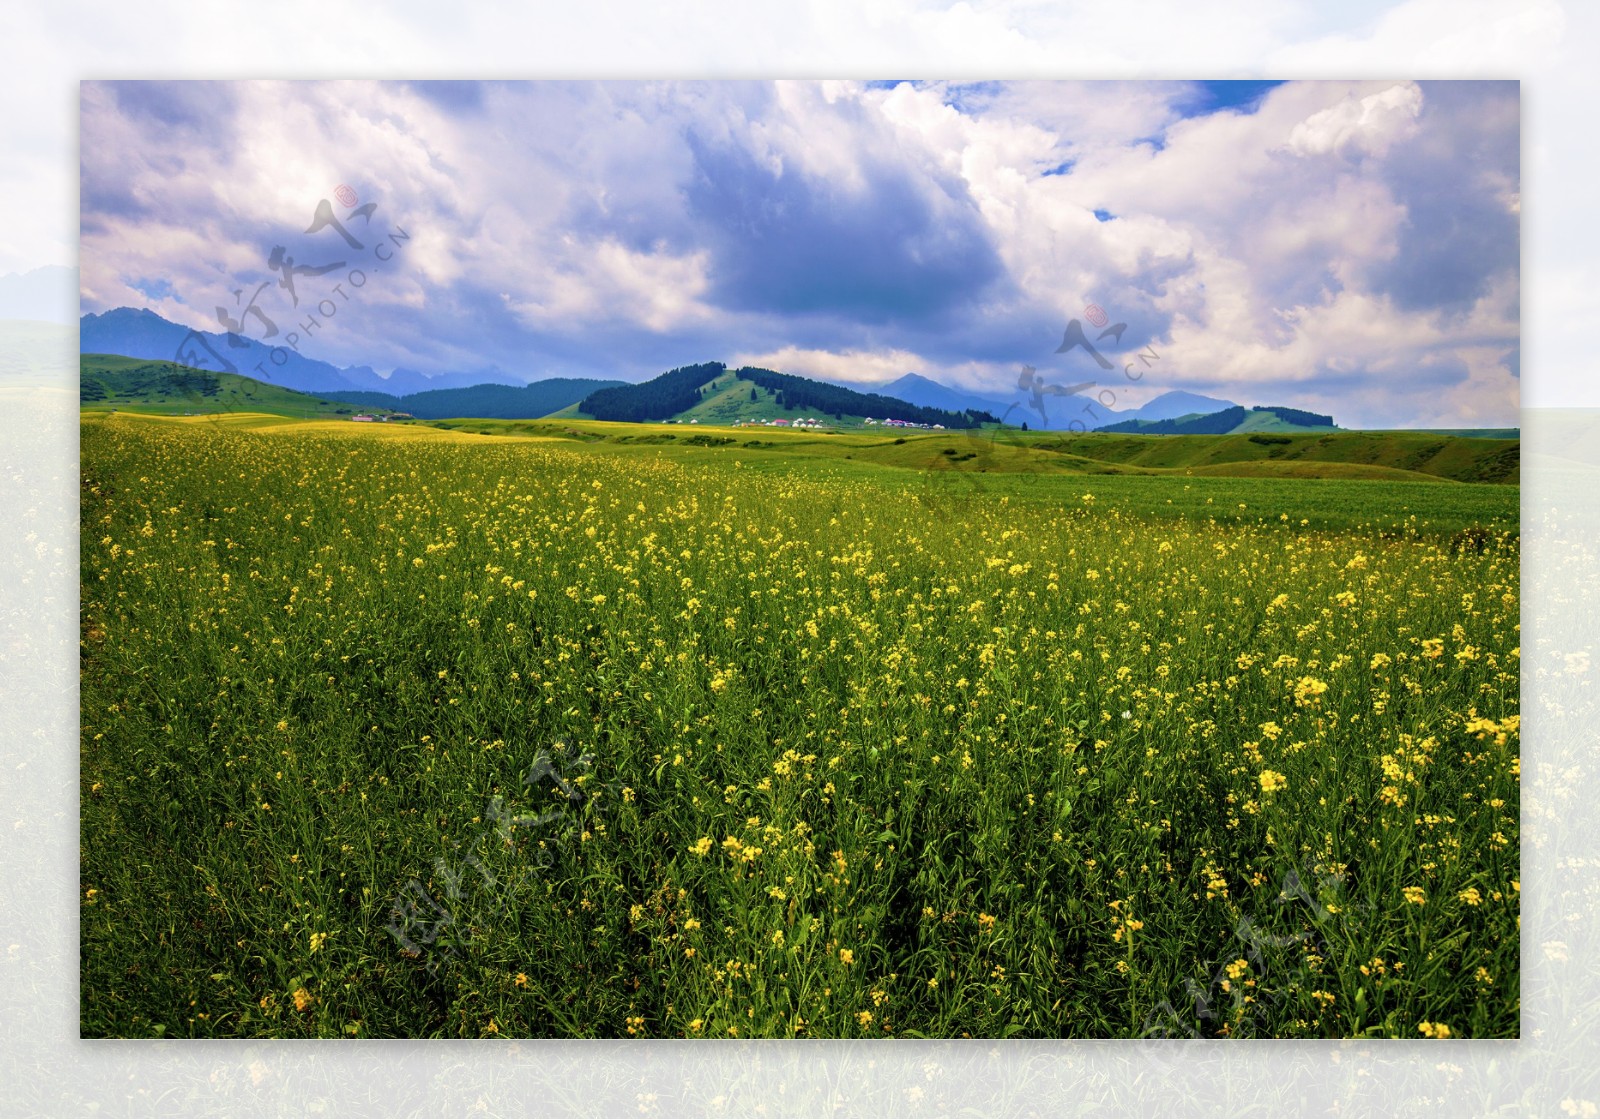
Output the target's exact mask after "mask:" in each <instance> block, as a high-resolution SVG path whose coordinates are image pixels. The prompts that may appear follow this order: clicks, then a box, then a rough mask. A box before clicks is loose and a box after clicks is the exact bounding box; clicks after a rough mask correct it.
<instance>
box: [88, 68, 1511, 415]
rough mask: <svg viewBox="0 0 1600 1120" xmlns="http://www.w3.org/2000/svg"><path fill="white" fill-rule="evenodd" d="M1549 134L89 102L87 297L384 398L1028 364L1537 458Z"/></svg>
mask: <svg viewBox="0 0 1600 1120" xmlns="http://www.w3.org/2000/svg"><path fill="white" fill-rule="evenodd" d="M1520 117H1521V106H1520V90H1519V85H1518V83H1517V82H1515V81H1444V82H1437V81H1407V80H1399V79H1396V80H1388V79H1384V80H1370V79H1369V80H1359V81H1308V82H1299V81H1297V82H1271V81H1247V82H1149V81H1094V82H1056V81H1050V82H1033V81H998V82H969V83H959V82H936V81H929V82H910V81H879V82H859V81H842V80H840V81H817V82H809V81H807V82H801V81H792V82H791V81H781V82H766V81H759V82H758V81H735V82H653V81H624V82H589V81H579V82H509V83H508V82H405V81H383V82H366V81H361V82H346V81H309V82H194V81H189V82H149V81H133V82H100V81H92V82H85V83H84V84H83V86H82V88H81V192H80V207H81V213H80V250H79V265H80V285H81V293H80V294H81V303H82V310H83V311H85V312H97V311H105V310H109V309H112V308H116V307H121V306H133V307H148V308H150V309H151V310H153V311H156V312H157V313H159V314H161V315H163V316H165V317H166V318H168V319H171V320H173V321H175V322H181V323H185V324H187V325H190V326H195V327H200V328H202V329H208V330H217V329H219V328H220V325H221V324H220V323H219V318H218V315H219V309H220V310H221V311H223V312H225V313H226V314H228V315H229V316H230V317H231V318H232V319H233V320H234V321H236V322H238V323H240V324H242V328H243V331H244V333H247V334H249V335H251V336H252V337H256V338H263V340H264V341H268V342H281V341H284V340H287V339H288V338H289V336H290V335H291V334H292V335H295V336H296V338H295V339H294V340H293V341H294V344H295V345H296V346H297V347H298V348H299V349H300V351H301V353H303V354H305V355H307V356H309V357H315V358H320V359H322V360H325V361H330V362H333V363H334V364H336V365H340V366H345V365H370V366H372V367H374V368H376V369H378V370H379V371H382V372H386V371H388V370H389V369H391V368H395V367H405V368H410V369H417V370H420V371H422V372H423V373H441V372H461V371H465V372H476V371H487V370H500V371H504V372H508V373H511V374H514V375H516V376H521V377H526V378H528V379H530V380H538V379H541V378H545V377H556V376H579V377H584V376H587V377H619V378H622V379H625V380H630V381H638V380H644V379H646V378H648V377H651V376H654V375H655V374H657V373H660V372H661V371H663V370H665V369H668V368H672V367H674V366H679V365H684V364H689V363H692V362H699V361H707V360H720V361H725V362H728V363H729V364H754V365H762V366H766V367H769V368H774V369H778V370H782V371H784V372H789V373H797V374H802V375H807V376H816V377H826V378H831V379H843V380H849V381H853V382H857V383H869V384H875V383H885V382H888V381H891V380H894V379H895V378H897V377H899V376H901V375H903V374H905V373H908V372H916V373H920V374H922V375H924V376H927V377H931V378H933V379H935V380H938V381H942V382H944V383H945V384H948V385H952V386H956V387H961V388H967V389H972V390H977V391H988V392H993V393H1002V392H1005V391H1007V390H1009V389H1011V388H1013V387H1014V386H1015V384H1016V381H1017V377H1018V373H1019V370H1020V369H1021V367H1022V366H1023V365H1032V366H1034V367H1036V368H1037V369H1038V371H1039V373H1040V375H1041V376H1042V377H1044V378H1045V379H1047V380H1054V381H1059V382H1061V383H1071V384H1080V383H1082V382H1084V381H1087V380H1091V379H1092V380H1095V381H1096V383H1097V390H1096V391H1097V392H1098V393H1100V394H1102V400H1106V399H1107V398H1106V396H1105V395H1104V394H1110V395H1111V397H1112V399H1114V402H1115V404H1114V407H1118V408H1122V407H1130V406H1135V405H1137V404H1140V403H1143V402H1144V401H1145V400H1148V399H1150V398H1151V397H1153V396H1155V395H1158V394H1159V393H1161V392H1166V391H1169V390H1175V389H1182V390H1188V391H1191V392H1201V393H1206V394H1209V395H1212V396H1218V397H1225V398H1227V399H1230V400H1234V401H1237V402H1239V403H1242V404H1247V405H1249V404H1282V405H1290V406H1294V407H1299V408H1308V409H1312V410H1314V411H1319V412H1328V413H1331V414H1333V415H1334V416H1335V419H1336V420H1337V421H1338V422H1339V423H1340V424H1341V425H1342V426H1347V427H1357V426H1415V427H1454V426H1490V425H1513V424H1516V423H1517V422H1518V407H1519V402H1520V366H1521V361H1520V323H1519V304H1520V282H1519V259H1520V258H1519V254H1520V247H1519V229H1520V211H1521V172H1520V147H1521V134H1520V133H1521V130H1520ZM341 187H343V188H345V190H340V188H341ZM324 202H326V206H325V208H324V210H323V215H324V218H331V219H334V221H327V220H321V221H319V220H318V218H317V215H318V211H319V206H322V205H323V203H324ZM335 222H337V224H335ZM274 250H280V252H279V258H278V261H277V262H276V264H274V262H273V260H272V257H273V253H274ZM306 270H314V271H306ZM252 305H253V306H254V307H255V308H256V309H257V311H256V312H255V313H252V312H249V311H247V308H248V307H250V306H252ZM1102 312H1103V314H1104V315H1105V316H1106V318H1105V320H1104V322H1105V324H1106V327H1107V328H1113V327H1115V326H1116V325H1117V324H1119V323H1120V324H1124V327H1123V330H1122V331H1120V332H1118V333H1115V334H1112V335H1111V336H1109V337H1105V338H1103V339H1102V338H1100V337H1099V336H1100V335H1101V330H1100V329H1098V328H1096V327H1094V326H1093V325H1092V324H1093V323H1094V322H1095V321H1096V320H1097V319H1098V317H1099V315H1100V313H1102ZM1074 319H1076V320H1079V321H1080V322H1081V323H1082V325H1083V326H1084V328H1085V329H1086V330H1087V332H1088V333H1087V337H1088V338H1089V339H1090V340H1091V341H1093V342H1094V343H1095V345H1096V347H1097V348H1098V349H1099V350H1100V351H1101V356H1102V357H1103V358H1105V359H1106V361H1107V364H1109V365H1110V366H1111V368H1110V369H1109V370H1107V369H1104V368H1102V367H1101V366H1100V365H1098V364H1097V363H1096V362H1095V360H1094V358H1093V357H1091V356H1090V355H1089V354H1087V353H1086V352H1084V351H1083V350H1082V349H1081V348H1078V349H1074V350H1070V351H1068V352H1067V353H1064V354H1058V353H1056V350H1057V349H1058V347H1059V346H1060V345H1061V342H1062V338H1063V333H1064V331H1065V330H1066V328H1067V326H1068V324H1069V323H1070V322H1071V321H1072V320H1074ZM269 328H275V329H276V330H277V332H278V333H277V335H276V336H273V337H271V338H266V337H265V336H266V335H267V332H268V330H269ZM1141 354H1142V355H1144V357H1143V358H1139V357H1138V355H1141ZM1131 374H1137V380H1135V379H1134V378H1133V377H1132V376H1131Z"/></svg>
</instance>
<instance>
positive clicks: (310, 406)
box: [78, 354, 392, 417]
mask: <svg viewBox="0 0 1600 1120" xmlns="http://www.w3.org/2000/svg"><path fill="white" fill-rule="evenodd" d="M78 370H79V382H78V384H79V389H78V399H79V402H80V403H81V405H82V406H83V407H85V408H105V409H129V410H132V411H136V412H156V413H163V414H167V415H183V414H186V413H196V414H199V413H218V412H265V413H271V414H274V415H279V416H295V417H316V416H328V417H332V416H349V415H351V414H353V413H355V412H356V411H357V409H356V408H355V407H354V406H352V405H349V404H345V403H342V402H339V401H332V400H327V399H324V398H322V397H314V396H312V395H311V394H309V393H301V392H297V391H295V390H293V389H285V388H283V387H281V386H278V385H272V384H268V383H267V382H265V381H257V380H255V379H254V378H250V377H244V376H241V375H240V374H236V373H213V372H212V371H211V370H204V369H193V368H191V367H189V366H184V365H179V364H178V363H177V362H155V361H149V360H147V359H145V358H125V357H123V356H121V355H120V354H83V355H80V357H79V360H78ZM374 411H376V412H379V413H382V412H387V411H392V410H385V409H378V410H374Z"/></svg>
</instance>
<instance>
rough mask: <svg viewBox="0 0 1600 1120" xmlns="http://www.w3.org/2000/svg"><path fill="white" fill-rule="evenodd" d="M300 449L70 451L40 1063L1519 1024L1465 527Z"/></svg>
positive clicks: (592, 457)
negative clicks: (64, 997)
mask: <svg viewBox="0 0 1600 1120" xmlns="http://www.w3.org/2000/svg"><path fill="white" fill-rule="evenodd" d="M352 427H363V426H354V425H346V426H344V427H343V428H339V427H338V426H337V425H316V424H306V425H290V424H286V425H282V426H278V427H272V426H260V427H256V428H252V427H250V426H248V425H243V424H238V425H231V426H230V425H213V424H209V423H201V422H185V421H179V420H156V419H140V418H134V417H126V416H122V417H115V418H111V419H102V420H92V421H86V422H85V423H84V424H83V428H82V473H83V489H82V503H83V504H82V515H81V517H82V522H81V527H82V550H81V554H82V629H83V641H82V688H81V721H82V758H81V829H82V846H81V876H82V910H81V926H80V929H81V935H80V936H81V952H82V959H81V1009H80V1010H81V1029H82V1032H83V1034H84V1035H85V1036H94V1037H105V1036H139V1037H148V1036H163V1035H164V1036H168V1037H175V1036H181V1037H190V1036H204V1037H314V1036H326V1037H350V1036H355V1037H393V1036H405V1037H434V1036H467V1037H480V1036H494V1035H500V1036H601V1037H673V1038H680V1037H689V1038H729V1037H738V1038H747V1037H772V1036H777V1037H791V1036H800V1037H830V1038H837V1037H891V1036H893V1037H903V1036H936V1037H960V1036H963V1035H971V1036H974V1037H999V1036H1027V1037H1051V1036H1076V1037H1126V1036H1138V1035H1175V1036H1184V1037H1187V1036H1193V1035H1197V1036H1204V1037H1216V1036H1232V1037H1245V1036H1256V1037H1263V1036H1273V1037H1302V1036H1370V1037H1388V1036H1398V1037H1411V1038H1416V1037H1419V1036H1428V1037H1455V1036H1496V1037H1514V1036H1516V1035H1517V1033H1518V1023H1519V994H1518V993H1519V989H1518V983H1519V957H1518V938H1519V930H1520V918H1519V910H1520V883H1519V877H1520V871H1519V856H1518V837H1519V818H1518V805H1519V787H1520V767H1519V753H1518V744H1519V738H1518V723H1519V710H1518V699H1519V691H1518V681H1519V669H1520V662H1519V657H1520V636H1519V626H1518V602H1519V584H1518V537H1517V533H1516V524H1517V521H1516V518H1517V490H1516V488H1515V487H1505V486H1468V485H1459V484H1445V483H1440V484H1437V486H1436V487H1430V486H1429V485H1427V484H1391V483H1383V482H1325V481H1323V482H1318V481H1293V480H1291V481H1257V480H1238V479H1204V480H1201V479H1195V480H1192V481H1188V480H1184V479H1181V478H1169V477H1160V478H1130V477H1115V478H1109V477H1108V478H1083V477H1076V478H1074V477H1070V476H1069V477H1063V476H1050V477H1044V476H1040V477H1028V476H1022V475H1011V476H1002V475H993V476H984V484H983V485H978V486H973V485H962V486H956V487H950V486H944V485H930V481H929V477H928V475H927V474H926V472H922V473H919V472H914V471H906V470H897V469H890V468H886V467H869V466H863V465H862V464H859V463H853V462H848V461H845V460H843V459H831V460H830V459H827V458H819V457H810V458H805V459H799V458H795V459H785V458H783V457H782V456H781V454H778V453H764V452H762V451H750V450H741V449H738V448H699V449H692V450H691V449H684V448H672V449H663V448H660V447H633V448H617V447H593V446H587V445H585V444H583V443H581V442H576V441H564V440H559V439H526V438H520V439H519V438H503V439H502V438H492V437H491V438H485V437H475V436H466V435H460V434H451V433H442V432H434V431H423V430H420V429H411V428H407V429H402V430H399V431H387V432H374V431H371V430H364V431H360V432H352V431H349V430H348V429H349V428H352ZM934 481H935V482H938V480H934ZM968 481H970V480H968ZM1430 492H1437V493H1438V494H1439V496H1440V503H1441V507H1448V508H1449V509H1450V510H1451V511H1452V512H1451V514H1450V516H1449V517H1448V518H1445V519H1443V520H1442V521H1439V522H1438V523H1434V522H1430V521H1428V519H1427V518H1426V517H1420V516H1419V514H1418V513H1417V512H1416V511H1417V509H1418V506H1419V502H1425V501H1426V500H1427V495H1428V494H1429V493H1430ZM1202 494H1203V495H1205V497H1204V498H1201V497H1200V495H1202ZM1395 495H1403V499H1402V497H1396V496H1395ZM1174 499H1176V500H1177V503H1178V504H1177V505H1176V506H1174V505H1172V503H1173V501H1174ZM1241 506H1243V507H1247V508H1244V509H1241V508H1240V507H1241ZM1224 510H1226V511H1227V512H1226V513H1224V512H1223V511H1224Z"/></svg>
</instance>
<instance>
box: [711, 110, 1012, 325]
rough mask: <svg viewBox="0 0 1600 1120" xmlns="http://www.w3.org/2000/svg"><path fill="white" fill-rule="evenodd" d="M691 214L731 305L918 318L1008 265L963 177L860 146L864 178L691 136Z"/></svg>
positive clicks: (717, 291)
mask: <svg viewBox="0 0 1600 1120" xmlns="http://www.w3.org/2000/svg"><path fill="white" fill-rule="evenodd" d="M687 139H688V142H689V145H690V147H691V149H692V151H693V152H694V155H695V161H696V164H697V174H696V175H695V177H694V179H693V181H692V182H691V183H690V184H689V186H688V200H689V207H690V212H691V214H692V215H693V216H694V218H695V219H696V220H697V221H698V222H699V223H700V225H701V227H702V228H703V229H704V230H705V231H706V234H707V239H708V241H709V242H710V244H712V245H713V246H714V259H715V265H714V269H713V274H712V282H713V291H714V298H715V300H716V302H717V303H719V304H720V305H722V306H724V307H727V308H732V309H738V310H760V311H766V312H776V313H780V314H782V313H800V314H809V313H816V312H834V313H845V312H848V314H849V315H850V317H851V318H853V319H856V320H858V321H861V322H864V323H880V324H881V323H886V322H889V321H891V320H901V321H907V322H910V321H918V320H926V319H927V318H929V317H931V316H936V315H942V314H948V313H949V312H950V311H951V310H952V309H953V308H956V307H958V306H960V305H962V304H966V303H968V302H969V301H971V300H972V299H974V298H975V297H976V296H977V295H979V294H980V293H981V292H983V290H984V289H985V288H986V287H987V286H988V285H990V284H991V283H993V282H994V281H996V280H997V279H999V278H1000V277H1001V275H1002V273H1003V269H1002V266H1001V264H1000V259H999V256H998V254H996V252H995V250H994V246H993V245H992V244H991V243H990V241H989V238H988V235H987V231H986V230H985V229H984V226H983V222H982V219H981V218H980V216H979V214H978V212H977V208H976V207H975V206H974V205H973V204H972V202H971V200H970V198H968V197H967V194H966V191H965V188H964V186H963V185H962V184H961V183H960V182H959V181H954V180H952V179H949V178H946V177H927V178H922V177H918V176H915V175H914V174H912V173H911V171H910V169H908V168H906V167H905V166H903V165H896V164H894V163H890V162H888V161H882V162H880V161H878V160H877V159H875V158H874V157H873V155H872V154H871V153H870V152H862V153H861V162H860V163H859V164H858V167H857V170H858V172H859V174H860V176H861V178H862V180H863V181H864V186H861V187H856V186H854V185H844V184H840V183H837V182H830V181H828V180H825V179H821V178H816V177H812V176H809V175H807V174H805V173H804V172H801V171H798V170H796V169H793V168H789V167H785V168H782V169H774V168H772V167H770V166H768V165H766V164H764V163H762V162H760V161H759V160H758V159H757V158H756V157H755V156H754V155H753V154H752V153H751V152H750V151H748V150H747V149H746V148H744V147H743V146H736V145H730V144H719V143H714V142H710V141H708V140H706V139H704V138H702V137H701V136H699V135H697V134H696V133H694V132H691V133H690V134H689V135H688V138H687Z"/></svg>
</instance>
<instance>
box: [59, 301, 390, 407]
mask: <svg viewBox="0 0 1600 1120" xmlns="http://www.w3.org/2000/svg"><path fill="white" fill-rule="evenodd" d="M234 337H235V338H236V339H237V340H238V341H239V342H240V343H242V345H240V346H233V345H231V344H230V342H229V338H228V335H226V334H217V333H214V332H211V331H191V330H190V329H189V328H188V327H185V326H182V325H180V324H178V323H174V322H170V321H169V320H167V319H163V318H162V317H161V316H160V315H157V314H156V313H155V312H154V311H149V310H145V309H138V310H135V309H134V308H132V307H119V308H117V309H116V310H115V311H107V312H104V313H102V314H99V315H94V314H89V315H85V316H84V317H83V318H82V319H80V320H79V321H78V351H79V353H82V354H121V355H122V356H123V357H127V358H148V359H151V360H154V361H165V362H179V363H181V364H183V365H186V366H193V367H194V368H195V369H204V370H211V371H213V372H216V373H238V374H242V375H244V376H245V377H253V378H255V379H256V380H258V381H266V382H269V383H271V384H273V385H281V386H283V387H284V388H286V389H298V390H299V391H300V392H302V393H318V392H322V391H324V390H327V389H360V388H366V386H364V385H361V384H358V383H356V382H354V381H351V380H350V379H348V378H346V377H345V376H344V375H343V374H342V373H340V372H339V370H338V368H337V367H336V366H333V365H330V364H329V363H327V362H319V361H317V360H316V359H315V358H303V357H301V356H300V355H299V354H297V353H295V351H294V350H292V349H289V348H287V347H282V348H280V349H279V350H278V357H279V359H280V362H274V361H273V360H272V355H273V350H272V347H270V346H267V345H265V344H263V343H260V342H257V341H256V340H255V339H253V338H249V337H248V336H244V335H236V336H234ZM280 363H281V364H280ZM230 367H231V368H230Z"/></svg>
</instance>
